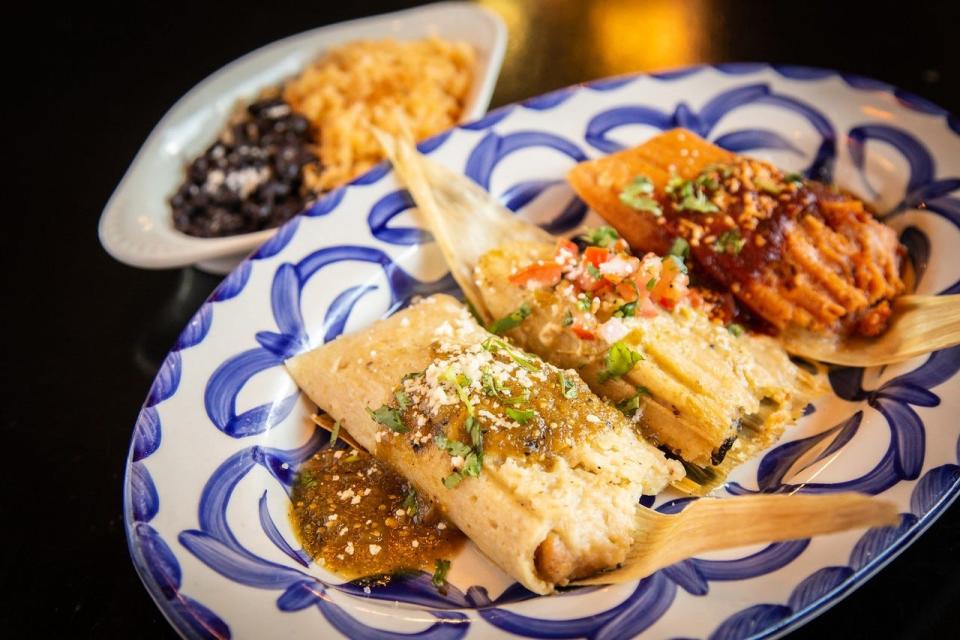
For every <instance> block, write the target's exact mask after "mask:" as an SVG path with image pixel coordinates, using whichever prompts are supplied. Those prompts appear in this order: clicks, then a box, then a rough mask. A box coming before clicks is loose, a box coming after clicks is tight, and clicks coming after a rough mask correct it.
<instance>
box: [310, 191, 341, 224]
mask: <svg viewBox="0 0 960 640" xmlns="http://www.w3.org/2000/svg"><path fill="white" fill-rule="evenodd" d="M346 193H347V190H346V189H345V188H343V187H340V188H338V189H334V190H333V191H330V192H329V193H327V194H326V195H324V196H323V197H322V198H320V199H319V200H317V201H316V202H315V203H313V206H312V207H310V208H309V209H307V210H306V211H305V212H304V214H305V215H306V216H307V217H310V218H319V217H321V216H326V215H329V214H331V213H333V211H334V210H335V209H336V208H337V207H339V206H340V203H341V202H342V201H343V196H344V195H346Z"/></svg>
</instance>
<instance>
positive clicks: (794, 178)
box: [783, 173, 803, 185]
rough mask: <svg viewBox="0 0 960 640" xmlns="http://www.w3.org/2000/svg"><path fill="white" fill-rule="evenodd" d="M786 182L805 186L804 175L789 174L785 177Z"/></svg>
mask: <svg viewBox="0 0 960 640" xmlns="http://www.w3.org/2000/svg"><path fill="white" fill-rule="evenodd" d="M783 180H784V182H793V183H795V184H797V185H803V175H802V174H799V173H788V174H787V175H785V176H783Z"/></svg>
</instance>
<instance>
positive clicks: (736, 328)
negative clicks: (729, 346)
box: [727, 322, 745, 338]
mask: <svg viewBox="0 0 960 640" xmlns="http://www.w3.org/2000/svg"><path fill="white" fill-rule="evenodd" d="M727 331H729V332H730V333H732V334H733V335H734V337H737V338H739V337H740V336H742V335H743V333H744V331H745V329H744V328H743V325H740V324H737V323H736V322H731V323H730V324H728V325H727Z"/></svg>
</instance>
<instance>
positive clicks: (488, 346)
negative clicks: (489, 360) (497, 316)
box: [480, 337, 540, 371]
mask: <svg viewBox="0 0 960 640" xmlns="http://www.w3.org/2000/svg"><path fill="white" fill-rule="evenodd" d="M480 346H481V347H483V348H484V350H486V351H489V352H491V353H496V352H498V351H503V352H504V353H506V354H507V355H508V356H510V359H511V360H513V361H514V362H516V363H517V364H518V365H520V366H521V367H523V368H524V369H526V370H527V371H539V370H540V367H539V366H538V365H537V361H536V360H534V359H533V356H530V355H528V354H527V353H525V352H523V351H521V350H520V349H517V348H516V347H514V346H512V345H510V344H508V343H507V342H506V341H505V340H503V339H502V338H496V337H491V338H487V339H486V340H484V341H483V344H482V345H480Z"/></svg>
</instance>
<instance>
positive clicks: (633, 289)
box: [617, 281, 639, 302]
mask: <svg viewBox="0 0 960 640" xmlns="http://www.w3.org/2000/svg"><path fill="white" fill-rule="evenodd" d="M637 289H638V288H637V286H636V284H634V283H633V281H630V282H621V283H620V284H618V285H617V295H618V296H620V297H621V298H623V299H624V300H625V301H627V302H633V301H634V300H636V299H637V298H638V297H639V296H638V295H637Z"/></svg>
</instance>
